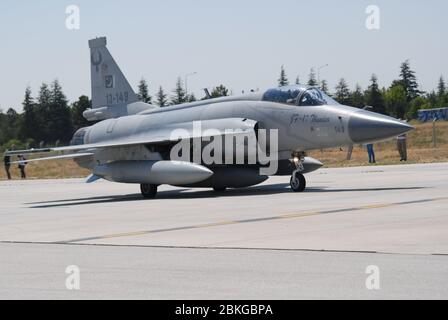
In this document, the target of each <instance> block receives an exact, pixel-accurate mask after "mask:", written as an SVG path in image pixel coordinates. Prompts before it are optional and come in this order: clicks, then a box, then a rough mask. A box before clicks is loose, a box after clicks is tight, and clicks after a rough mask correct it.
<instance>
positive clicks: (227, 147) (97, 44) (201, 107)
mask: <svg viewBox="0 0 448 320" xmlns="http://www.w3.org/2000/svg"><path fill="white" fill-rule="evenodd" d="M89 47H90V58H91V88H92V108H91V109H87V110H86V111H85V112H84V113H83V115H84V117H85V118H86V119H87V120H89V121H94V122H95V123H94V124H93V125H92V126H89V127H85V128H82V129H79V130H78V131H77V132H76V133H75V134H74V136H73V139H72V141H71V143H70V145H69V146H63V147H54V148H44V149H42V148H40V149H30V150H17V151H9V152H7V154H9V155H10V156H14V155H19V154H22V155H23V154H41V158H35V159H29V160H28V161H30V162H31V161H39V160H50V159H65V158H72V159H73V160H74V161H75V162H76V163H77V164H78V165H79V166H81V167H83V168H87V169H89V170H90V171H91V173H92V174H91V175H90V176H89V177H88V178H87V182H88V183H91V182H94V181H96V180H98V179H106V180H109V181H114V182H120V183H134V184H139V185H140V190H141V193H142V195H143V197H145V198H154V197H155V196H156V194H157V188H158V186H159V185H163V184H167V185H173V186H179V187H191V188H194V187H200V188H213V189H214V190H215V191H217V192H223V191H225V190H226V188H244V187H249V186H253V185H256V184H259V183H261V182H263V181H265V180H266V179H268V177H269V176H274V175H278V176H290V177H291V178H290V185H291V189H292V190H293V191H294V192H302V191H304V190H305V187H306V180H305V177H304V174H306V173H309V172H312V171H315V170H317V169H319V168H320V167H321V166H322V163H321V162H319V161H318V160H316V159H313V158H311V157H307V156H306V153H307V152H308V151H311V150H321V149H325V148H334V147H341V146H351V145H354V144H366V143H372V142H377V141H382V140H387V139H390V138H393V137H396V136H398V135H400V134H403V133H405V132H407V131H409V130H412V129H413V127H412V126H410V125H408V124H406V123H403V122H401V121H399V120H397V119H394V118H391V117H387V116H384V115H381V114H377V113H373V112H370V111H367V110H361V109H357V108H352V107H349V106H345V105H341V104H339V103H337V102H336V101H334V100H333V99H332V98H330V97H329V96H327V95H326V94H325V93H324V92H322V91H321V90H319V88H316V87H307V86H302V85H294V86H285V87H279V88H273V89H269V90H267V91H264V92H251V93H247V94H242V95H238V96H226V97H219V98H214V99H205V100H201V101H196V102H190V103H184V104H179V105H172V106H167V107H162V108H161V107H158V106H155V105H151V104H147V103H144V102H141V101H139V99H138V96H137V95H136V94H135V92H134V91H133V90H132V88H131V86H130V85H129V82H128V81H127V80H126V78H125V76H124V75H123V73H122V72H121V70H120V68H119V67H118V65H117V63H116V62H115V60H114V59H113V57H112V56H111V54H110V52H109V50H108V49H107V47H106V38H105V37H101V38H95V39H92V40H90V41H89ZM45 153H51V154H45Z"/></svg>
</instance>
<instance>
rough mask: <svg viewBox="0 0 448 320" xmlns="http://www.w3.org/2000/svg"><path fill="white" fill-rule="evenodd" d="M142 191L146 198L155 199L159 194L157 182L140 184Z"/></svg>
mask: <svg viewBox="0 0 448 320" xmlns="http://www.w3.org/2000/svg"><path fill="white" fill-rule="evenodd" d="M140 191H141V193H142V196H143V197H144V198H146V199H154V198H155V197H156V194H157V185H156V184H147V183H143V184H141V185H140Z"/></svg>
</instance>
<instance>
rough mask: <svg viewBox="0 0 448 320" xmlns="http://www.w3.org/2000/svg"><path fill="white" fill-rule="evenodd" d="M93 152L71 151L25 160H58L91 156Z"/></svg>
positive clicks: (12, 162)
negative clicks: (70, 152) (69, 152)
mask: <svg viewBox="0 0 448 320" xmlns="http://www.w3.org/2000/svg"><path fill="white" fill-rule="evenodd" d="M93 155H94V153H91V152H83V153H72V154H63V155H58V156H51V157H44V158H35V159H26V162H35V161H44V160H60V159H74V158H83V157H89V156H93ZM20 162H22V161H20V160H19V161H11V162H10V163H11V164H14V163H20Z"/></svg>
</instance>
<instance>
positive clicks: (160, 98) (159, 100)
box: [156, 86, 168, 107]
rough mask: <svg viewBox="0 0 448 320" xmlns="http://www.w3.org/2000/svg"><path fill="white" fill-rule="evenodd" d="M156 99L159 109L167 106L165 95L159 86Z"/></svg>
mask: <svg viewBox="0 0 448 320" xmlns="http://www.w3.org/2000/svg"><path fill="white" fill-rule="evenodd" d="M156 98H157V105H158V106H159V107H165V106H167V105H168V99H167V95H166V94H165V92H164V91H163V88H162V86H159V91H157V95H156Z"/></svg>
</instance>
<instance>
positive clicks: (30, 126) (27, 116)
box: [19, 87, 42, 141]
mask: <svg viewBox="0 0 448 320" xmlns="http://www.w3.org/2000/svg"><path fill="white" fill-rule="evenodd" d="M31 94H32V93H31V88H30V87H27V88H26V89H25V98H24V99H23V102H22V106H23V121H22V126H21V128H20V135H19V136H20V139H22V140H26V139H33V140H34V141H38V140H39V138H40V137H41V135H42V134H41V130H42V128H41V127H40V124H41V122H40V121H39V114H38V110H37V106H36V104H35V103H34V99H33V97H32V96H31Z"/></svg>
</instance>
